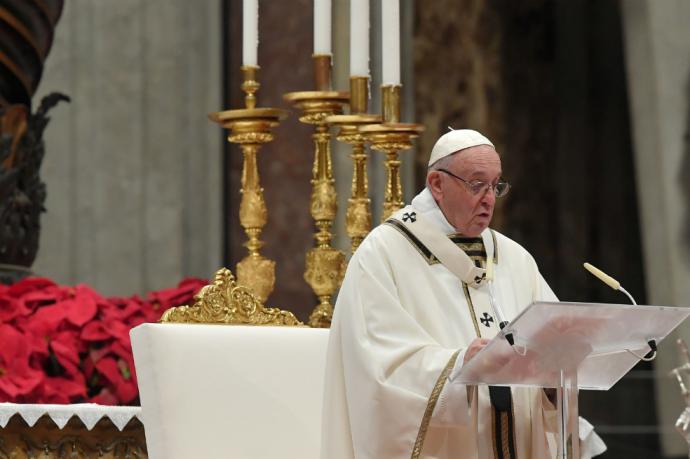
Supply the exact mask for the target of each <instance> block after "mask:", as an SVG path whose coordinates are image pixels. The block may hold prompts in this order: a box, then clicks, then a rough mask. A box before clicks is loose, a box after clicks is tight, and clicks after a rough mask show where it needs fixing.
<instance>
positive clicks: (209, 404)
mask: <svg viewBox="0 0 690 459" xmlns="http://www.w3.org/2000/svg"><path fill="white" fill-rule="evenodd" d="M130 336H131V338H132V348H133V351H134V359H135V365H136V370H137V378H138V382H139V394H140V397H141V406H142V415H143V418H144V428H145V430H146V444H147V449H148V454H149V457H151V458H154V459H155V458H172V459H174V458H190V457H208V458H211V457H213V458H215V457H218V458H220V457H238V458H243V459H252V458H260V459H270V458H278V457H280V458H283V457H299V458H317V457H318V456H319V448H320V437H321V406H322V397H323V381H324V366H325V360H326V348H327V345H328V330H325V329H311V328H306V327H263V326H258V327H251V326H239V325H196V324H190V325H186V324H143V325H140V326H139V327H136V328H135V329H133V330H132V331H131V334H130Z"/></svg>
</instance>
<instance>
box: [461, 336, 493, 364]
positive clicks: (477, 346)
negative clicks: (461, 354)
mask: <svg viewBox="0 0 690 459" xmlns="http://www.w3.org/2000/svg"><path fill="white" fill-rule="evenodd" d="M487 344H489V340H488V339H486V338H476V339H474V340H472V342H471V343H470V345H469V346H467V350H466V351H465V358H464V359H463V360H462V363H463V364H465V363H467V362H469V361H470V359H471V358H472V357H474V356H475V355H476V354H477V352H479V351H481V350H482V349H484V347H485V346H486V345H487Z"/></svg>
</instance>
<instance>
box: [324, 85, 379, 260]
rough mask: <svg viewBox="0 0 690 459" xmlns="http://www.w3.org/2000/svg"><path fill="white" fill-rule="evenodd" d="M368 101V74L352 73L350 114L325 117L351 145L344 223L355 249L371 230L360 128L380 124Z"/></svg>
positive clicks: (352, 246) (340, 137)
mask: <svg viewBox="0 0 690 459" xmlns="http://www.w3.org/2000/svg"><path fill="white" fill-rule="evenodd" d="M368 101H369V77H364V76H353V77H350V114H349V115H333V116H329V117H328V118H327V119H326V121H327V122H328V123H329V124H331V125H333V126H338V127H339V128H340V130H339V131H338V134H337V135H336V138H337V139H338V140H339V141H341V142H344V143H347V144H349V145H351V146H352V154H351V156H350V157H351V158H352V166H353V170H352V191H351V193H350V198H349V199H348V201H347V213H346V216H345V225H346V229H347V235H348V236H349V237H350V241H351V252H352V253H354V252H355V250H357V247H359V244H360V243H361V242H362V240H363V239H364V238H365V237H366V235H367V234H369V231H370V230H371V200H370V199H369V184H368V180H367V154H366V150H365V148H364V145H365V143H366V139H365V137H364V135H362V133H360V132H359V128H360V127H362V126H367V125H372V124H381V121H382V118H381V116H379V115H372V114H369V113H367V110H368Z"/></svg>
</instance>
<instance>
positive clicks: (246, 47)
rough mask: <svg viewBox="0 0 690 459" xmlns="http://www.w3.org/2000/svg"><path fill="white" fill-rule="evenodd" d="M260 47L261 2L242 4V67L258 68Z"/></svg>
mask: <svg viewBox="0 0 690 459" xmlns="http://www.w3.org/2000/svg"><path fill="white" fill-rule="evenodd" d="M258 47H259V0H243V3H242V65H247V66H256V65H257V63H256V61H257V59H256V49H257V48H258Z"/></svg>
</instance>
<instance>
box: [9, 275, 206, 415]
mask: <svg viewBox="0 0 690 459" xmlns="http://www.w3.org/2000/svg"><path fill="white" fill-rule="evenodd" d="M207 283H208V282H207V281H205V280H202V279H185V280H183V281H182V282H180V284H179V285H178V286H177V287H175V288H169V289H164V290H160V291H156V292H151V293H149V294H148V295H147V296H146V298H145V299H142V298H140V297H139V296H132V297H129V298H117V297H116V298H104V297H103V296H101V295H99V294H98V293H97V292H96V291H94V290H93V289H92V288H90V287H88V286H86V285H78V286H76V287H68V286H61V285H58V284H56V283H55V282H53V281H51V280H50V279H45V278H27V279H24V280H22V281H20V282H18V283H16V284H13V285H0V402H16V403H81V402H92V403H100V404H103V405H130V404H138V401H139V400H138V396H139V393H138V389H137V377H136V373H135V371H134V358H133V357H132V347H131V344H130V341H129V331H130V329H132V328H133V327H136V326H137V325H139V324H142V323H144V322H156V321H157V320H158V319H160V317H161V315H162V314H163V312H165V311H166V310H167V309H169V308H171V307H173V306H179V305H181V304H191V303H192V300H193V297H194V295H195V294H196V293H197V292H198V291H199V290H200V289H201V287H203V286H204V285H206V284H207Z"/></svg>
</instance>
